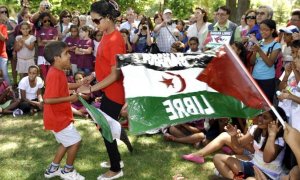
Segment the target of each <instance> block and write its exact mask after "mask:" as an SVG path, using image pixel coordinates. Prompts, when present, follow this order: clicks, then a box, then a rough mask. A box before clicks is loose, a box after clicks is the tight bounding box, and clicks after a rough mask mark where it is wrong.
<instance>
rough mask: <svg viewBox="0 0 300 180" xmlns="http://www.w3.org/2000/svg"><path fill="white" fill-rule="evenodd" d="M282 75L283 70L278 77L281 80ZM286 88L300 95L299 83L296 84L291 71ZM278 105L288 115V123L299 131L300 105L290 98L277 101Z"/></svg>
mask: <svg viewBox="0 0 300 180" xmlns="http://www.w3.org/2000/svg"><path fill="white" fill-rule="evenodd" d="M284 75H285V72H283V74H282V75H281V77H280V78H279V79H280V80H281V81H282V79H283V77H284ZM286 90H288V91H290V92H291V93H292V94H294V95H295V96H298V97H300V84H299V83H298V84H297V81H296V77H295V74H294V72H291V74H290V76H289V78H288V81H287V87H286ZM278 106H279V107H281V108H282V109H283V110H284V111H285V114H286V115H287V116H288V117H289V124H290V125H291V126H292V127H293V128H296V129H297V130H298V131H300V121H299V117H300V105H299V104H298V103H296V102H294V101H292V100H289V99H284V100H283V101H279V104H278Z"/></svg>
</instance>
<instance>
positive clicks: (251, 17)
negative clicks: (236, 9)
mask: <svg viewBox="0 0 300 180" xmlns="http://www.w3.org/2000/svg"><path fill="white" fill-rule="evenodd" d="M246 19H256V16H246Z"/></svg>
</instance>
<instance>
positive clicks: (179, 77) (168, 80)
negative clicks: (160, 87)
mask: <svg viewBox="0 0 300 180" xmlns="http://www.w3.org/2000/svg"><path fill="white" fill-rule="evenodd" d="M165 73H166V74H169V75H171V76H173V77H174V78H175V77H177V78H178V79H179V81H180V83H181V88H180V89H179V90H178V91H177V92H182V91H184V90H185V88H186V83H185V80H184V79H183V77H182V76H181V75H180V74H174V73H171V72H165ZM174 78H169V79H168V78H165V77H164V76H162V79H163V80H162V81H159V82H162V83H164V84H166V86H167V88H169V86H172V87H173V88H174V83H173V79H174Z"/></svg>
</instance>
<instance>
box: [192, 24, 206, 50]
mask: <svg viewBox="0 0 300 180" xmlns="http://www.w3.org/2000/svg"><path fill="white" fill-rule="evenodd" d="M210 24H211V23H209V22H205V23H204V24H203V25H202V26H201V28H200V29H199V31H198V29H197V23H194V24H192V25H191V26H190V27H189V28H188V30H187V36H188V38H189V39H190V38H191V37H197V38H198V40H199V48H200V49H202V48H203V42H204V40H205V39H206V37H207V34H208V26H209V25H210Z"/></svg>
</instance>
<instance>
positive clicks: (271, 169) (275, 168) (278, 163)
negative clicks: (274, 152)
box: [250, 125, 285, 180]
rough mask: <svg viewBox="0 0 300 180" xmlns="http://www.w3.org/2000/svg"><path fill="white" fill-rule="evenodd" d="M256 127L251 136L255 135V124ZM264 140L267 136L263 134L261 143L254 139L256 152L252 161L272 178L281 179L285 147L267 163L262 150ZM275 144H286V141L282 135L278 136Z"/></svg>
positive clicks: (282, 145)
mask: <svg viewBox="0 0 300 180" xmlns="http://www.w3.org/2000/svg"><path fill="white" fill-rule="evenodd" d="M254 127H255V128H253V130H251V131H250V134H251V136H254V132H255V129H256V128H257V125H254ZM264 141H265V137H262V136H261V139H260V142H259V143H257V142H256V141H255V140H254V142H253V148H254V150H255V152H254V155H253V159H252V160H251V162H252V163H253V164H254V165H255V166H257V167H258V168H259V169H260V170H262V171H263V172H264V173H265V174H267V175H268V176H269V177H270V178H272V179H274V180H277V179H278V180H279V179H280V175H281V173H282V161H283V158H284V152H285V148H283V149H282V150H281V151H280V153H279V154H278V156H277V157H276V159H275V160H273V161H272V162H270V163H266V162H264V159H263V151H261V150H260V148H261V147H262V145H263V143H264ZM275 144H276V145H279V146H281V147H284V146H285V142H284V140H283V138H282V137H279V138H277V139H276V140H275ZM265 148H268V147H265Z"/></svg>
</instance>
